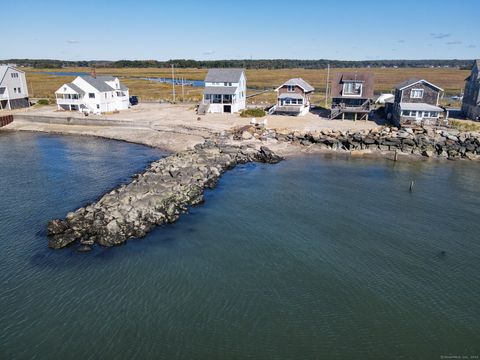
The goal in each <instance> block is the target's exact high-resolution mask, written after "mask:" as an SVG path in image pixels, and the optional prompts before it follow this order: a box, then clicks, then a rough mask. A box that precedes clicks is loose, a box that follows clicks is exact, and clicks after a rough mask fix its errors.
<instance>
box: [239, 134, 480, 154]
mask: <svg viewBox="0 0 480 360" xmlns="http://www.w3.org/2000/svg"><path fill="white" fill-rule="evenodd" d="M233 138H234V139H237V140H242V139H243V140H249V139H258V140H268V139H271V140H273V139H275V140H278V141H284V142H291V143H294V144H300V145H305V146H310V145H312V144H315V145H316V146H319V147H321V148H325V149H331V150H340V151H342V150H343V151H357V150H374V151H375V150H376V151H400V152H402V153H406V154H413V155H421V156H426V157H439V158H447V159H460V158H467V159H470V160H479V159H480V134H479V133H478V132H460V131H458V130H455V129H450V128H431V127H408V128H402V129H397V128H394V127H392V128H390V127H383V128H376V129H371V130H363V131H338V130H322V131H293V132H292V131H287V130H285V131H282V130H272V129H263V128H261V127H255V126H244V127H241V128H237V129H235V130H233Z"/></svg>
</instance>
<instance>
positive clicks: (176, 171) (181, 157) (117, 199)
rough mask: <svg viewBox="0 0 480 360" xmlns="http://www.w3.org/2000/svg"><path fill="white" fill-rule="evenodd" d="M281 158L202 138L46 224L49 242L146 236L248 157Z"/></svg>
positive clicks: (84, 246)
mask: <svg viewBox="0 0 480 360" xmlns="http://www.w3.org/2000/svg"><path fill="white" fill-rule="evenodd" d="M280 160H281V157H279V156H277V155H276V154H274V153H273V152H272V151H270V150H269V149H268V148H266V147H260V149H257V148H255V147H252V146H246V145H244V146H238V147H237V146H231V145H226V144H219V143H217V142H214V141H211V140H207V141H206V142H204V143H203V144H199V145H197V146H195V148H194V149H193V150H187V151H184V152H180V153H178V154H175V155H172V156H168V157H166V158H163V159H161V160H159V161H156V162H153V163H152V164H151V165H150V166H149V168H148V169H147V170H146V171H145V172H143V173H141V174H138V175H135V176H134V179H133V181H132V182H130V183H129V184H126V185H122V186H120V187H118V188H117V189H114V190H112V191H111V192H109V193H108V194H106V195H104V196H103V197H102V198H101V199H100V200H99V201H97V202H96V203H93V204H89V205H88V206H85V207H82V208H80V209H78V210H76V211H75V212H71V213H69V214H67V216H66V218H65V219H63V220H60V219H57V220H53V221H51V222H50V223H49V224H48V233H49V247H51V248H54V249H59V248H63V247H65V246H68V245H70V244H72V243H79V244H80V247H79V250H81V251H85V250H90V247H91V246H92V245H94V244H99V245H103V246H114V245H119V244H122V243H124V242H125V241H126V240H127V239H129V238H139V237H143V236H145V234H147V233H148V232H149V231H150V230H151V229H152V228H153V227H155V226H157V225H162V224H166V223H171V222H174V221H176V220H177V219H178V218H179V216H180V214H182V213H184V212H186V211H187V208H188V207H189V206H192V205H196V204H199V203H201V202H202V201H203V193H204V189H205V188H213V187H214V186H215V185H216V183H217V181H218V180H219V178H220V176H221V175H222V174H223V173H224V172H225V171H227V170H228V169H231V168H233V167H235V166H236V165H238V164H243V163H247V162H251V161H257V162H264V163H277V162H279V161H280Z"/></svg>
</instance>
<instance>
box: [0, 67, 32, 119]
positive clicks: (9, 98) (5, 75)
mask: <svg viewBox="0 0 480 360" xmlns="http://www.w3.org/2000/svg"><path fill="white" fill-rule="evenodd" d="M29 106H30V103H29V101H28V88H27V79H26V78H25V72H24V71H22V70H18V69H17V68H15V66H14V65H10V64H9V65H0V110H3V109H9V110H12V109H19V108H24V107H29Z"/></svg>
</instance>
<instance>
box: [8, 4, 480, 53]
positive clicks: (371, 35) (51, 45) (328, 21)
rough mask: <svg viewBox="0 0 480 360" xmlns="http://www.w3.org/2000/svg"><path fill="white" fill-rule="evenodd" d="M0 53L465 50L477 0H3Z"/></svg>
mask: <svg viewBox="0 0 480 360" xmlns="http://www.w3.org/2000/svg"><path fill="white" fill-rule="evenodd" d="M2 12H4V13H5V14H8V15H7V16H3V17H2V18H3V19H2V22H0V32H1V33H3V34H5V33H8V34H9V35H8V37H3V41H2V44H1V45H0V59H2V58H3V59H6V58H51V59H52V58H53V59H65V60H92V59H96V60H100V59H102V60H118V59H156V60H168V59H172V58H188V59H197V60H198V59H207V60H211V59H245V58H246V59H249V58H253V59H270V58H289V59H321V58H322V59H325V58H326V59H342V60H369V59H452V58H457V59H474V58H480V20H479V14H480V0H451V1H445V0H436V1H433V0H425V1H422V0H415V1H412V0H403V1H401V2H399V1H390V0H384V1H371V0H364V1H360V0H359V1H355V0H342V1H320V0H318V1H311V0H303V1H295V0H291V1H286V0H276V1H261V0H256V1H251V0H244V1H241V0H240V1H224V0H217V1H211V0H202V1H193V0H182V1H180V0H177V1H168V2H163V1H152V0H136V1H131V0H130V1H123V0H116V1H106V0H104V1H101V0H97V1H91V0H82V1H77V2H72V1H65V0H63V1H56V0H52V1H39V0H35V1H34V0H26V1H25V0H23V1H5V2H4V3H3V4H2Z"/></svg>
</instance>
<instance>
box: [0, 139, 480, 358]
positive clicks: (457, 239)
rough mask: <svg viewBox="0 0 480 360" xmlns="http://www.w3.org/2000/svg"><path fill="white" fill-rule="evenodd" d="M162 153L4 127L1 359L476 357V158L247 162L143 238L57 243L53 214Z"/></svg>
mask: <svg viewBox="0 0 480 360" xmlns="http://www.w3.org/2000/svg"><path fill="white" fill-rule="evenodd" d="M162 155H164V154H163V153H162V152H160V151H159V150H156V149H150V148H146V147H142V146H138V145H133V144H127V143H122V142H116V141H108V140H102V139H95V138H88V137H75V136H54V135H44V134H32V133H0V174H1V176H0V199H1V201H2V206H1V207H0V234H1V236H0V256H1V262H0V285H1V292H0V324H1V327H0V358H2V359H4V358H5V359H10V358H19V359H29V358H34V357H35V358H38V359H66V358H75V359H98V358H114V359H133V358H137V359H159V358H160V359H207V358H208V359H245V358H252V359H314V358H328V359H345V358H361V359H367V358H372V359H385V358H389V359H390V358H435V359H438V358H440V356H441V355H457V356H461V355H465V356H469V355H480V345H479V344H480V343H479V342H478V339H479V338H480V299H479V296H478V294H480V261H479V258H480V242H479V240H478V238H479V235H480V222H479V221H478V219H480V186H479V182H478V181H479V179H480V166H479V164H477V163H476V162H468V161H458V162H449V161H422V162H402V163H398V162H397V163H393V162H391V161H388V160H383V159H360V158H350V159H349V158H337V157H335V156H320V155H318V154H317V155H309V156H304V157H297V158H295V159H291V160H287V161H284V162H282V163H280V164H277V165H263V164H247V165H244V166H240V167H237V168H236V169H234V170H232V171H230V172H228V173H226V174H225V175H224V177H223V178H222V179H221V181H220V183H219V185H218V187H217V188H216V189H214V190H213V191H208V192H207V193H206V202H205V204H203V205H202V206H199V207H195V208H193V209H191V211H190V213H189V214H188V215H185V216H182V217H181V219H180V220H179V221H178V222H177V223H175V224H172V225H168V226H165V227H161V228H158V229H156V230H154V231H153V232H152V233H150V234H149V235H148V236H146V237H145V238H143V239H139V240H131V241H129V242H128V243H127V244H126V245H125V246H121V247H116V248H113V249H104V248H95V250H94V251H93V252H91V253H88V254H80V253H77V252H75V251H74V248H68V249H64V250H60V251H52V250H49V249H48V248H47V238H46V231H45V229H46V224H47V222H48V220H50V219H52V218H56V217H64V216H65V215H66V213H67V212H68V211H71V210H74V209H76V208H78V207H79V206H83V205H85V203H86V202H88V201H93V200H95V199H97V198H98V197H99V196H101V195H102V194H103V193H105V192H106V191H108V190H110V189H111V188H113V187H115V186H117V185H118V184H119V183H121V182H126V181H128V180H129V178H130V176H131V175H132V174H134V173H135V172H138V171H141V170H142V169H143V168H145V167H146V166H147V164H148V163H149V162H150V161H152V160H155V159H157V158H159V157H160V156H162ZM411 181H414V188H413V191H412V192H409V189H408V188H409V185H410V182H411ZM442 252H443V253H442Z"/></svg>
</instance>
